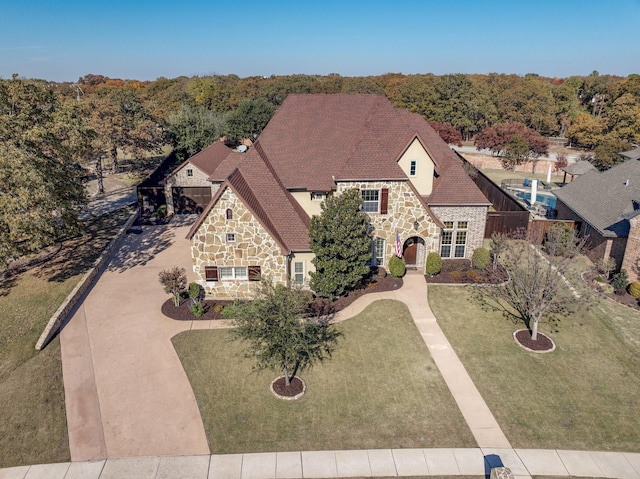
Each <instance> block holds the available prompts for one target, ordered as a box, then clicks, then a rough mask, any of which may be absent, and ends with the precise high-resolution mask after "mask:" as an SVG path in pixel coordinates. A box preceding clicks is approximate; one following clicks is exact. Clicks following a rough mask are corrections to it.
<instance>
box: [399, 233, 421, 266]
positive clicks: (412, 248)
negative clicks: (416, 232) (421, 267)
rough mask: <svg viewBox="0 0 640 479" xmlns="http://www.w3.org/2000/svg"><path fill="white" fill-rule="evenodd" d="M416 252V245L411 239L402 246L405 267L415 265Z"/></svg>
mask: <svg viewBox="0 0 640 479" xmlns="http://www.w3.org/2000/svg"><path fill="white" fill-rule="evenodd" d="M417 252H418V243H416V241H415V240H414V239H413V238H409V239H408V240H407V242H406V243H405V244H404V251H403V254H402V255H403V256H404V263H405V264H407V265H409V264H410V265H415V264H416V254H417Z"/></svg>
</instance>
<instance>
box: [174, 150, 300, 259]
mask: <svg viewBox="0 0 640 479" xmlns="http://www.w3.org/2000/svg"><path fill="white" fill-rule="evenodd" d="M225 188H231V189H232V190H233V191H234V192H235V193H236V194H237V195H238V196H239V197H240V199H241V200H242V202H243V203H244V204H245V206H246V207H247V208H249V209H250V210H251V212H252V213H253V215H254V216H255V217H256V218H257V219H258V221H259V222H260V224H262V226H263V227H264V228H265V229H266V230H267V231H268V232H269V234H270V235H271V236H272V237H273V238H274V239H275V240H276V241H277V242H278V244H279V245H280V247H281V249H282V252H283V254H287V253H288V252H289V251H309V234H308V226H309V217H308V216H307V215H306V213H304V211H303V210H302V209H301V208H299V206H298V205H297V202H296V201H295V200H294V199H293V197H292V196H291V194H290V193H289V192H287V191H286V190H285V189H284V188H283V187H282V185H281V184H279V182H278V181H277V179H276V178H275V177H274V176H273V174H272V173H271V172H270V171H269V165H268V164H267V163H266V162H265V160H264V159H263V158H262V157H261V156H260V154H259V153H258V152H257V150H256V149H255V148H254V149H252V150H251V151H250V152H249V153H246V154H245V155H244V159H243V161H242V162H241V163H240V164H239V166H238V167H237V168H236V169H235V170H234V171H233V172H232V173H231V174H230V175H229V177H228V179H227V180H226V181H225V182H224V183H223V184H222V185H221V187H220V189H219V190H218V192H217V193H216V194H215V195H214V197H213V198H212V199H211V202H210V203H209V205H208V206H207V208H206V209H205V211H204V212H203V213H202V214H201V215H200V217H199V218H198V221H197V222H196V223H195V224H194V225H193V227H192V228H191V230H190V231H189V234H188V235H187V237H188V238H189V239H191V238H192V237H193V235H194V234H195V232H196V231H197V229H198V227H199V226H200V224H201V223H202V221H203V220H204V218H206V216H207V215H208V213H209V212H210V211H211V209H212V208H213V206H214V205H215V203H216V202H217V200H218V198H219V197H220V195H221V194H222V192H223V191H224V189H225Z"/></svg>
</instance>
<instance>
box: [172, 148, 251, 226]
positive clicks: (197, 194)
mask: <svg viewBox="0 0 640 479" xmlns="http://www.w3.org/2000/svg"><path fill="white" fill-rule="evenodd" d="M235 155H239V153H237V152H234V150H232V149H231V148H229V147H228V146H226V145H225V144H224V142H222V141H217V142H215V143H213V144H212V145H210V146H208V147H207V148H205V149H204V150H202V151H201V152H200V153H198V154H196V155H193V156H192V157H191V158H189V159H188V160H187V161H185V162H183V163H182V164H181V165H180V166H178V167H177V168H176V169H175V170H174V171H173V172H171V174H170V175H169V176H167V177H166V178H165V180H164V194H165V197H166V201H167V212H168V213H169V214H193V213H198V214H199V213H202V211H203V210H204V209H205V208H206V206H207V205H208V204H209V202H210V201H211V197H212V196H213V195H214V194H215V192H216V189H217V188H218V186H219V185H220V182H212V180H211V179H210V176H211V175H213V174H214V173H215V171H216V170H217V169H218V168H220V167H221V165H224V164H226V163H231V164H233V166H235V164H234V161H236V160H237V158H236V157H235ZM225 160H226V162H225Z"/></svg>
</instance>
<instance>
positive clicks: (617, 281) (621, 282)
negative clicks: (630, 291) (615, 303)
mask: <svg viewBox="0 0 640 479" xmlns="http://www.w3.org/2000/svg"><path fill="white" fill-rule="evenodd" d="M628 284H629V276H628V275H627V272H626V271H625V270H624V269H623V270H622V271H620V272H619V273H618V274H616V275H615V276H614V277H613V280H612V281H611V286H613V290H614V291H615V293H616V294H624V293H625V291H626V290H627V285H628Z"/></svg>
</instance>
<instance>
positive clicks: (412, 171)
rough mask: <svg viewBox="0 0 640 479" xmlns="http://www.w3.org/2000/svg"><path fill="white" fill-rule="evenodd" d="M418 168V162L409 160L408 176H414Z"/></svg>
mask: <svg viewBox="0 0 640 479" xmlns="http://www.w3.org/2000/svg"><path fill="white" fill-rule="evenodd" d="M417 168H418V162H417V161H416V160H411V163H410V164H409V176H416V169H417Z"/></svg>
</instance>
